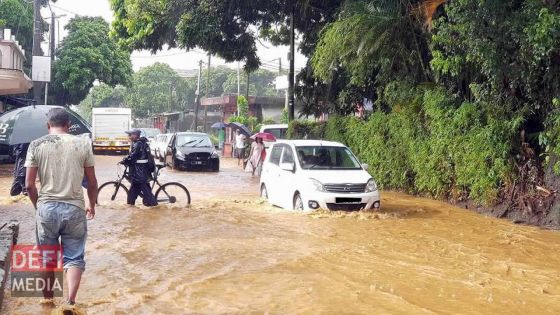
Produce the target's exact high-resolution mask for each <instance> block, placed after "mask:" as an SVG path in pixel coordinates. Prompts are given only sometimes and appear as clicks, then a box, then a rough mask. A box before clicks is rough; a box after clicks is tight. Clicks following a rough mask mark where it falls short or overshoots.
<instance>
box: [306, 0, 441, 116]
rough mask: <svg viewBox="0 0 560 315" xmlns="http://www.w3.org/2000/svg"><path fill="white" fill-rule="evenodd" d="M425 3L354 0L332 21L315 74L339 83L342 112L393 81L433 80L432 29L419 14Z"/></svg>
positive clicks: (380, 93) (323, 36) (317, 53)
mask: <svg viewBox="0 0 560 315" xmlns="http://www.w3.org/2000/svg"><path fill="white" fill-rule="evenodd" d="M424 2H428V1H419V0H399V1H386V0H369V1H354V0H351V1H347V2H346V4H345V5H344V6H343V7H342V9H341V12H340V15H339V18H338V19H337V20H336V21H334V22H332V23H330V24H328V25H327V26H326V28H325V29H324V30H323V32H322V33H321V37H320V40H319V42H318V45H317V48H316V50H315V53H314V55H313V57H312V66H313V71H314V73H313V74H314V77H316V78H319V79H320V80H321V82H324V83H328V84H329V85H330V86H331V87H335V93H333V94H335V95H334V96H335V98H337V100H336V101H334V102H335V103H336V102H338V103H340V104H337V105H338V106H335V107H338V108H341V109H342V110H341V111H338V112H339V113H343V114H347V113H348V111H349V110H350V109H351V108H346V109H345V108H344V107H347V106H348V105H349V104H351V103H356V102H358V101H361V100H362V99H363V98H364V97H368V98H371V97H372V96H383V89H384V88H385V86H386V85H387V84H389V83H390V82H393V81H396V80H402V81H409V82H423V81H429V80H430V77H431V72H430V69H429V58H430V53H429V47H428V46H429V45H428V40H429V34H428V33H427V32H426V29H425V25H424V22H425V19H423V18H422V17H421V16H419V15H418V14H416V12H417V8H419V7H420V6H421V5H422V4H423V3H424ZM311 79H312V78H311ZM372 87H375V88H376V91H372V89H371V88H372ZM330 102H331V103H332V102H333V100H330Z"/></svg>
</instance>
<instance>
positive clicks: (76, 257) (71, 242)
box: [36, 201, 87, 271]
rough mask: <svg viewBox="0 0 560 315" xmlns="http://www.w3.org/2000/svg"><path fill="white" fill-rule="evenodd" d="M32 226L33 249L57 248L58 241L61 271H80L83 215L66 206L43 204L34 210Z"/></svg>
mask: <svg viewBox="0 0 560 315" xmlns="http://www.w3.org/2000/svg"><path fill="white" fill-rule="evenodd" d="M36 222H37V245H58V244H59V241H60V243H61V244H62V253H63V256H64V257H63V258H64V260H63V261H64V269H68V268H79V269H80V270H82V271H84V270H85V268H86V262H85V261H84V253H85V247H86V237H87V219H86V212H85V211H84V210H83V209H81V208H79V207H76V206H74V205H71V204H68V203H64V202H56V201H47V202H44V203H42V204H39V205H38V206H37V214H36ZM59 239H60V240H59Z"/></svg>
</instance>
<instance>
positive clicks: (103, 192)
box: [97, 182, 128, 207]
mask: <svg viewBox="0 0 560 315" xmlns="http://www.w3.org/2000/svg"><path fill="white" fill-rule="evenodd" d="M127 197H128V188H126V186H125V185H123V184H121V183H119V182H106V183H104V184H103V185H101V186H100V187H99V190H98V191H97V205H99V206H102V207H110V206H115V205H120V206H122V205H126V198H127Z"/></svg>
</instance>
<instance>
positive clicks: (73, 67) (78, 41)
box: [51, 17, 132, 104]
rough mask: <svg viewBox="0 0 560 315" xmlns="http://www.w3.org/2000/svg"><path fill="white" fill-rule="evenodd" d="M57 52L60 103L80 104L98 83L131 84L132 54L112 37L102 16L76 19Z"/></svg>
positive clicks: (55, 82) (54, 87)
mask: <svg viewBox="0 0 560 315" xmlns="http://www.w3.org/2000/svg"><path fill="white" fill-rule="evenodd" d="M65 29H66V30H68V36H66V37H65V38H64V39H63V40H62V43H61V47H60V49H59V50H58V51H57V59H56V61H55V63H54V65H53V82H52V93H51V94H52V95H53V98H54V102H55V103H56V104H78V103H79V102H81V101H82V100H83V99H84V98H85V97H86V96H87V94H88V92H89V90H90V89H91V88H92V86H93V82H94V81H96V80H98V81H100V82H102V83H106V84H108V85H111V86H115V85H117V84H122V85H128V84H129V83H130V78H131V76H132V64H131V62H130V54H129V53H128V52H125V51H123V50H121V49H119V48H118V47H117V44H116V41H114V40H113V39H111V38H109V25H108V24H107V22H105V21H104V20H103V19H102V18H100V17H75V18H73V19H72V20H70V22H69V23H68V24H67V25H66V26H65Z"/></svg>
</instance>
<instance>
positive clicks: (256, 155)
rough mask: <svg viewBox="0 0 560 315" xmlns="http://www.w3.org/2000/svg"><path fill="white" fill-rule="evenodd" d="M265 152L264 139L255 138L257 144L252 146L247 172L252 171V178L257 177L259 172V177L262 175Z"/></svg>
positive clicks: (254, 143)
mask: <svg viewBox="0 0 560 315" xmlns="http://www.w3.org/2000/svg"><path fill="white" fill-rule="evenodd" d="M264 152H265V151H264V144H263V139H262V138H259V137H257V138H255V142H253V143H252V144H251V154H250V155H249V156H250V157H249V163H247V170H250V171H251V174H252V176H255V172H256V171H257V170H258V173H257V175H260V169H261V166H262V162H263V160H264V159H263V156H264V154H265V153H264Z"/></svg>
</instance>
